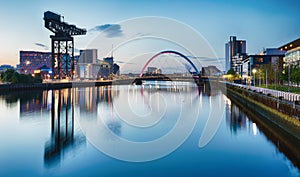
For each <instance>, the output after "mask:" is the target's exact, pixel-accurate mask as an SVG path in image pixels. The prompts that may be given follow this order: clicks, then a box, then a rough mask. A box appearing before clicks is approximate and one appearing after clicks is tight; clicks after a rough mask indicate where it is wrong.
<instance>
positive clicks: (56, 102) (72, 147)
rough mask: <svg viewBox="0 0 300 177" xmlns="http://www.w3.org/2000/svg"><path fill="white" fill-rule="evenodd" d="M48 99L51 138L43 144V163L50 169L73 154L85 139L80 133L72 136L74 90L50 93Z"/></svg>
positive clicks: (73, 126) (73, 128)
mask: <svg viewBox="0 0 300 177" xmlns="http://www.w3.org/2000/svg"><path fill="white" fill-rule="evenodd" d="M48 98H51V101H50V103H51V138H50V140H49V141H47V142H46V144H45V152H44V162H45V165H46V166H48V167H51V166H53V165H57V164H59V163H60V161H61V160H63V158H64V157H65V156H66V154H67V153H70V152H72V154H74V153H75V152H76V149H78V148H80V147H81V146H82V145H84V144H85V142H86V138H85V136H84V135H83V134H82V133H81V132H80V131H77V132H76V133H75V135H74V130H75V125H74V109H75V108H74V106H75V102H74V89H65V90H53V91H50V92H49V95H48Z"/></svg>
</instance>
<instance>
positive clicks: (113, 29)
mask: <svg viewBox="0 0 300 177" xmlns="http://www.w3.org/2000/svg"><path fill="white" fill-rule="evenodd" d="M89 31H98V32H103V33H105V34H106V37H108V38H113V37H122V36H123V35H124V34H123V31H122V29H121V25H119V24H104V25H99V26H95V27H94V28H92V29H90V30H89Z"/></svg>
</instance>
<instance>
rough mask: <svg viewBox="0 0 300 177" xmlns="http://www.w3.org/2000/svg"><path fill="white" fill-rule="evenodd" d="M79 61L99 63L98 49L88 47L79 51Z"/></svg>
mask: <svg viewBox="0 0 300 177" xmlns="http://www.w3.org/2000/svg"><path fill="white" fill-rule="evenodd" d="M79 53H80V55H79V61H78V63H89V64H91V63H97V58H98V54H97V53H98V51H97V49H86V50H80V51H79Z"/></svg>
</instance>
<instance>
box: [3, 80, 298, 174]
mask: <svg viewBox="0 0 300 177" xmlns="http://www.w3.org/2000/svg"><path fill="white" fill-rule="evenodd" d="M170 84H171V83H170ZM172 84H173V85H164V84H162V83H156V84H155V83H149V84H146V85H143V86H127V85H126V86H103V87H85V88H84V87H78V88H72V89H63V90H53V91H52V90H49V91H30V92H13V93H7V94H5V93H1V95H0V99H1V100H0V101H1V104H0V109H1V112H5V116H4V114H3V116H1V117H0V121H1V124H0V140H1V142H2V143H1V146H0V152H1V153H0V154H1V158H0V176H122V175H124V176H134V175H137V174H136V172H139V173H141V174H138V175H140V176H153V175H156V174H158V175H161V176H184V175H186V174H189V175H190V176H222V175H223V176H235V175H237V174H242V175H244V176H263V175H267V176H274V175H275V176H276V174H278V176H291V175H290V174H291V173H290V172H289V171H288V170H290V171H294V172H293V173H294V174H296V175H294V176H297V175H298V176H299V170H298V168H300V167H299V166H300V165H299V164H300V160H299V159H300V155H299V154H300V150H299V148H298V147H300V144H299V141H298V140H295V139H294V138H292V137H290V136H288V135H286V134H284V132H282V131H281V130H278V129H276V128H274V127H272V126H271V125H270V124H269V123H264V122H261V121H259V120H260V118H259V117H258V116H257V115H253V113H252V114H251V112H249V110H247V108H241V107H240V105H238V104H237V103H235V102H234V101H232V100H230V99H226V107H225V110H226V117H224V119H223V120H224V121H222V124H221V126H220V128H219V129H218V132H217V134H216V135H215V137H214V138H213V139H212V141H211V142H210V143H209V144H208V145H207V146H205V148H202V149H201V148H199V147H198V146H197V142H198V140H199V137H200V136H201V133H202V132H203V127H204V126H205V123H206V122H207V117H208V114H209V113H210V112H211V110H214V109H215V108H216V107H214V105H218V104H219V103H220V102H222V101H223V100H224V98H225V96H224V95H221V94H220V92H219V91H218V90H217V89H211V87H210V86H205V87H200V88H198V87H193V86H192V87H190V86H188V85H187V86H180V83H172ZM176 84H177V85H176ZM161 96H162V97H161ZM220 97H222V99H220ZM164 99H165V100H164ZM164 102H166V103H168V104H169V106H171V107H172V109H170V110H168V109H167V112H168V113H167V114H165V117H162V120H159V123H156V124H155V121H156V120H154V119H149V120H154V121H153V122H154V124H153V126H150V127H146V128H142V130H141V129H138V128H136V127H134V126H130V124H128V123H132V121H131V120H130V119H126V121H127V122H126V121H124V119H121V118H120V116H119V114H120V108H123V109H124V110H126V108H128V107H125V106H132V107H131V108H130V109H131V110H133V111H134V112H135V113H136V114H140V115H145V116H147V115H148V114H147V113H149V111H151V110H152V111H153V112H152V113H155V112H156V113H160V112H161V111H162V110H163V108H164V105H165V104H164ZM214 103H215V104H214ZM223 103H224V101H223ZM180 104H185V106H186V107H187V108H197V109H198V111H199V112H200V113H199V117H197V118H198V123H197V125H196V127H195V128H194V129H193V130H194V131H193V132H192V134H191V136H189V138H188V139H187V140H186V141H185V142H184V144H182V145H181V146H180V147H179V148H178V149H177V150H176V151H174V153H172V154H170V155H169V156H165V158H161V159H159V160H156V161H151V162H148V163H139V164H137V163H124V162H121V161H117V160H115V159H113V158H110V157H109V156H107V155H105V154H104V153H99V151H97V150H96V148H95V146H94V144H92V143H91V141H89V142H88V141H87V138H86V137H85V135H84V134H83V133H82V130H81V129H80V128H79V126H85V125H84V124H81V123H87V124H86V125H88V126H87V127H89V128H90V129H91V128H93V126H94V127H96V128H98V129H97V133H98V134H97V135H99V136H97V138H99V137H101V138H99V139H101V140H107V142H108V143H111V144H110V146H108V147H109V148H111V147H113V148H111V149H115V150H116V151H120V152H122V151H123V150H124V149H123V148H122V147H123V146H113V145H115V144H114V143H115V140H116V138H115V137H116V136H117V137H122V138H124V139H127V140H132V141H135V142H145V141H151V140H154V139H157V138H158V137H161V136H162V135H165V134H166V132H168V131H170V130H172V128H174V125H175V124H176V121H177V120H176V118H177V117H178V112H180V110H179V108H180V106H178V105H180ZM197 106H198V107H197ZM197 109H193V111H195V110H196V111H197ZM125 112H126V111H125ZM193 113H194V112H192V111H190V112H188V111H187V112H186V113H185V114H186V115H187V116H184V118H185V121H188V120H190V119H189V118H190V117H188V116H189V115H191V114H193ZM154 117H155V116H154ZM78 120H79V121H81V122H80V125H79V122H78ZM99 123H102V125H104V126H103V127H99V126H98V125H99ZM97 126H98V127H97ZM270 127H271V128H270ZM104 130H105V131H104ZM107 132H109V133H107ZM84 133H86V132H84ZM176 138H177V139H178V137H176ZM89 140H90V139H89ZM168 143H169V142H168ZM160 149H162V148H161V147H159V146H156V147H155V148H152V149H150V150H149V152H147V154H150V153H152V152H154V151H158V150H160ZM134 150H139V149H138V148H136V149H134ZM123 154H125V153H123ZM125 155H128V156H130V155H131V154H129V153H128V154H125ZM241 157H243V158H241ZM28 159H30V162H31V163H23V162H24V161H25V162H26V161H28ZM100 165H101V168H99V166H100ZM233 166H234V167H235V170H228V169H230V168H231V167H233ZM294 166H296V167H298V168H296V167H294ZM57 167H58V168H57ZM168 167H175V168H172V170H166V169H168ZM28 169H31V171H30V170H28ZM215 169H219V170H217V171H216V170H215ZM251 169H255V170H251ZM15 171H18V172H19V174H15Z"/></svg>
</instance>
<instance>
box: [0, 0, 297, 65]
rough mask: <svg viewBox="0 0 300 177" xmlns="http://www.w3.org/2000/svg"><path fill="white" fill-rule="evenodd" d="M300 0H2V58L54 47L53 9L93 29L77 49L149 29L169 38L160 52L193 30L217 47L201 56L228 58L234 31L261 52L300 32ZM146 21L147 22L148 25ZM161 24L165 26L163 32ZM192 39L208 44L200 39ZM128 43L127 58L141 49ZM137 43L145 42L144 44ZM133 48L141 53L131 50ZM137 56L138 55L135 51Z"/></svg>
mask: <svg viewBox="0 0 300 177" xmlns="http://www.w3.org/2000/svg"><path fill="white" fill-rule="evenodd" d="M299 5H300V2H299V1H297V0H295V1H292V0H285V1H282V0H281V1H278V0H264V1H257V0H243V1H241V0H214V1H213V0H185V1H179V0H172V1H171V0H159V1H155V0H152V1H137V0H131V1H129V0H109V1H98V0H97V1H96V0H90V1H88V0H85V1H83V0H64V1H61V0H51V1H49V0H48V1H41V0H32V1H23V0H11V1H4V2H1V6H0V19H1V20H0V21H1V28H0V30H1V33H0V39H1V43H0V64H11V65H16V64H17V63H18V62H19V51H20V50H35V51H45V50H46V51H47V50H49V46H50V42H51V41H50V38H49V35H51V32H50V31H48V30H47V29H46V28H44V21H43V13H44V12H45V11H48V10H49V11H53V12H55V13H59V14H61V15H63V16H64V20H65V21H66V22H68V23H72V24H75V25H76V26H78V27H84V28H86V29H87V30H88V34H87V35H85V36H77V37H75V47H76V48H77V49H84V48H89V47H90V46H92V45H91V44H92V43H93V41H94V40H95V38H97V36H98V37H99V33H101V34H100V36H101V39H99V40H98V43H101V41H103V43H101V45H99V47H103V48H111V46H112V45H114V46H117V47H118V46H120V45H121V44H122V43H124V41H125V42H126V41H127V42H128V41H130V40H131V39H132V37H133V36H135V37H136V36H139V37H141V36H147V35H148V34H149V36H152V37H153V36H154V37H157V36H158V38H160V39H164V42H163V43H165V42H166V41H169V44H168V45H167V44H166V45H162V44H161V45H160V44H158V43H155V44H154V45H152V46H156V48H155V50H157V52H159V50H160V48H159V47H157V46H161V47H162V49H165V48H168V47H172V46H174V45H173V44H170V43H171V42H170V41H173V42H174V41H175V43H176V45H177V46H179V44H180V45H181V47H183V48H186V46H183V45H189V44H188V41H193V36H192V34H193V35H194V34H195V35H196V34H197V35H199V36H200V37H199V40H202V41H205V42H206V43H207V45H208V46H210V47H211V50H213V52H212V53H214V55H213V56H212V55H210V54H207V53H205V52H202V53H201V52H198V53H197V52H196V53H197V57H211V58H224V57H225V56H224V55H225V43H226V42H227V41H228V40H229V37H230V36H231V35H235V36H237V38H238V39H243V40H246V41H247V53H249V54H255V53H260V52H261V51H262V50H263V48H271V47H279V46H281V45H283V44H285V43H288V42H290V41H292V40H295V39H297V38H299V37H300V21H299V19H300V11H299V10H298V7H299ZM147 17H152V18H154V19H156V20H154V22H153V25H152V24H151V23H148V22H147ZM144 18H145V20H144V21H143V19H144ZM137 19H142V20H140V21H138V20H137ZM136 20H137V21H136ZM150 21H151V18H150ZM167 21H169V22H167ZM132 22H134V23H132ZM172 23H174V25H175V26H176V24H177V25H178V24H181V27H179V26H178V28H177V27H176V28H170V27H171V26H172V25H169V24H172ZM175 23H176V24H175ZM134 24H137V25H134ZM144 24H146V26H147V28H143V26H144ZM175 26H173V27H175ZM148 27H149V28H148ZM183 28H184V29H183ZM187 28H189V29H187ZM107 29H108V30H107ZM150 29H151V30H150ZM155 29H158V30H157V31H155ZM181 29H183V30H181ZM159 30H161V31H164V32H158V31H159ZM133 32H134V33H135V34H136V35H134V34H133ZM168 32H170V34H171V33H172V35H173V36H171V37H170V35H168ZM165 36H167V37H168V38H165ZM180 36H183V37H182V38H181V37H180ZM183 38H185V39H183ZM200 38H201V39H200ZM190 39H191V40H190ZM181 40H183V42H182V41H181ZM184 40H186V41H184ZM137 44H138V43H137ZM143 44H149V46H148V48H149V47H151V45H150V44H151V42H149V40H144V43H143ZM191 44H194V45H195V46H197V47H198V48H201V47H202V46H201V45H198V44H197V42H195V41H194V43H191ZM122 45H123V44H122ZM123 46H127V48H126V47H125V48H124V47H123V49H122V50H121V49H120V50H119V51H125V49H126V51H127V56H126V54H123V55H121V53H119V55H118V54H116V55H117V57H118V60H122V57H123V56H124V58H126V57H127V58H128V57H129V54H130V52H128V50H136V49H135V48H133V47H132V46H130V45H123ZM136 46H137V47H136V48H139V47H140V48H141V46H142V44H139V45H136ZM93 47H97V46H93ZM206 47H207V46H206ZM178 48H179V47H175V48H174V49H178ZM192 48H193V47H192ZM204 48H205V47H204ZM97 49H98V51H99V52H98V57H99V58H101V57H104V56H106V55H107V51H108V50H107V49H105V50H104V49H102V48H97ZM153 50H154V49H153V47H152V50H148V49H147V50H142V49H141V50H138V51H140V52H142V54H140V56H141V55H144V54H145V53H147V52H154V51H153ZM196 50H199V51H201V49H197V48H193V49H192V51H196ZM116 53H118V52H116ZM132 53H135V54H136V52H133V51H131V54H132ZM192 53H194V52H192ZM125 56H126V57H125ZM117 57H115V58H117ZM132 58H134V57H132V56H131V59H132Z"/></svg>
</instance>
